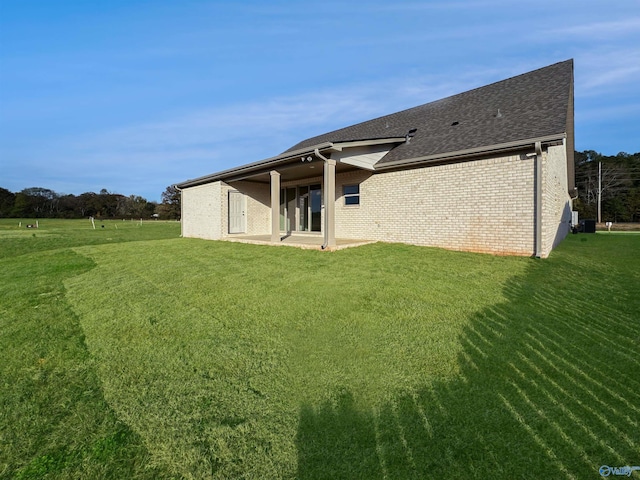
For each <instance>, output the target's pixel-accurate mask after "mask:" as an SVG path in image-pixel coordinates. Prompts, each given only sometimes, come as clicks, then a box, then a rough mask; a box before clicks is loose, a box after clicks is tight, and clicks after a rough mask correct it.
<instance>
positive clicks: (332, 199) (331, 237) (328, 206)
mask: <svg viewBox="0 0 640 480" xmlns="http://www.w3.org/2000/svg"><path fill="white" fill-rule="evenodd" d="M335 246H336V161H335V160H331V159H327V160H325V162H324V248H327V247H335Z"/></svg>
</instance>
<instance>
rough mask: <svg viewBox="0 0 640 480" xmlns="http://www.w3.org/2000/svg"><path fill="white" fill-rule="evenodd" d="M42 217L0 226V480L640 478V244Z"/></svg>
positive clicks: (617, 239)
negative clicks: (260, 239)
mask: <svg viewBox="0 0 640 480" xmlns="http://www.w3.org/2000/svg"><path fill="white" fill-rule="evenodd" d="M49 222H51V223H50V224H49V225H45V224H44V222H42V224H41V228H40V229H39V230H37V231H35V232H31V231H26V230H24V229H23V230H21V231H19V232H20V233H16V226H17V221H16V222H14V221H13V220H11V222H9V221H5V220H1V221H0V351H2V352H3V362H2V364H1V366H0V372H1V375H2V376H1V378H2V381H0V414H1V416H0V445H2V448H1V449H0V477H1V478H69V479H71V478H74V479H77V478H87V479H89V478H91V479H93V478H105V479H106V478H256V479H257V478H299V479H316V478H326V479H335V478H367V479H369V478H371V479H376V478H380V479H382V478H389V479H408V478H478V479H486V478H504V479H507V478H508V479H512V478H569V479H570V478H576V479H581V478H600V477H599V475H598V469H599V468H600V466H601V465H610V466H624V465H640V428H639V427H640V425H639V422H640V295H638V292H639V291H640V236H639V235H635V234H629V235H623V234H618V235H608V234H606V233H598V234H591V235H588V234H580V235H570V236H569V237H567V239H566V240H565V241H564V242H563V243H562V245H561V246H560V247H559V248H558V249H557V250H556V251H555V252H554V253H553V254H552V255H551V257H550V258H549V259H546V260H534V259H528V258H510V257H493V256H489V255H477V254H467V253H458V252H447V251H443V250H438V249H429V248H420V247H411V246H405V245H391V244H374V245H368V246H364V247H358V248H352V249H347V250H343V251H339V252H334V253H328V252H318V251H308V250H306V251H305V250H297V249H293V248H286V249H284V248H272V247H265V246H257V245H244V244H236V243H225V242H211V241H201V240H195V239H180V238H177V237H178V235H179V227H178V225H177V224H175V223H157V224H153V223H152V222H149V223H145V224H143V225H142V226H139V225H138V226H136V225H135V223H134V224H131V225H129V224H127V226H126V228H125V227H124V226H121V225H120V224H118V227H119V228H118V229H117V230H116V228H115V225H111V224H105V228H104V229H102V228H101V227H100V226H99V225H98V224H97V226H98V229H96V230H93V229H91V227H90V224H89V225H88V226H87V225H86V223H87V222H86V221H85V222H84V223H81V222H78V221H76V222H64V221H59V223H57V222H53V221H49ZM125 223H126V222H125ZM23 225H24V222H23ZM147 227H148V228H147ZM33 233H35V237H34V236H33V235H32V234H33ZM634 475H637V473H636V474H634Z"/></svg>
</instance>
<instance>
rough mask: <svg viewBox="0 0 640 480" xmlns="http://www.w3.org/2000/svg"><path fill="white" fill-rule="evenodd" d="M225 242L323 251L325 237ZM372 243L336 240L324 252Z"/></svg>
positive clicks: (246, 238) (232, 237)
mask: <svg viewBox="0 0 640 480" xmlns="http://www.w3.org/2000/svg"><path fill="white" fill-rule="evenodd" d="M225 241H228V242H240V243H252V244H256V245H272V246H287V247H297V248H303V249H307V250H322V245H323V243H324V237H323V236H322V235H282V236H281V237H280V239H279V241H277V242H275V243H274V242H273V241H272V239H271V235H230V236H228V237H226V238H225ZM370 243H375V240H352V239H345V238H336V239H335V245H332V246H327V247H326V248H325V249H324V250H325V251H335V250H342V249H344V248H350V247H359V246H361V245H367V244H370Z"/></svg>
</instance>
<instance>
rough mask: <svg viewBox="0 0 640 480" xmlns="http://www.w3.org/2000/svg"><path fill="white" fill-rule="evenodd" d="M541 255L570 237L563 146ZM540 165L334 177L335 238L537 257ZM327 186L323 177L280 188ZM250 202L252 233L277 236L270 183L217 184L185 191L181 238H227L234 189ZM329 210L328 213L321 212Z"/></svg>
mask: <svg viewBox="0 0 640 480" xmlns="http://www.w3.org/2000/svg"><path fill="white" fill-rule="evenodd" d="M542 162H543V165H542V166H543V205H544V206H543V211H542V214H543V224H542V256H545V257H546V256H547V255H548V254H549V252H550V251H551V249H552V248H554V247H555V246H556V245H557V244H558V243H559V242H560V241H561V240H562V239H563V238H564V236H565V235H566V234H567V232H568V231H569V223H570V218H571V204H570V199H569V197H568V193H567V167H566V165H567V164H566V154H565V147H564V146H562V145H560V146H552V147H549V149H548V151H547V152H544V153H543V158H542ZM534 178H535V160H534V158H533V157H529V156H525V155H505V156H500V157H496V158H490V159H483V160H473V161H467V162H459V163H452V164H446V165H438V166H431V167H426V168H424V167H423V168H413V169H406V170H397V171H392V172H384V173H376V174H373V172H371V171H368V170H357V171H353V172H349V173H343V174H338V175H337V176H336V198H335V202H336V208H335V216H336V217H335V218H336V224H335V225H336V229H335V232H336V238H346V239H362V240H378V241H385V242H401V243H409V244H414V245H424V246H434V247H442V248H447V249H452V250H464V251H472V252H483V253H492V254H505V255H506V254H508V255H532V254H534V252H535V225H534V223H535V212H534V200H535V184H534ZM312 183H322V177H321V176H320V177H315V178H309V179H305V180H304V181H298V182H283V183H282V187H286V186H295V185H297V184H301V185H309V184H312ZM352 184H359V185H360V204H359V205H355V206H348V205H345V204H344V197H343V187H344V185H352ZM232 190H235V191H239V192H241V193H243V194H244V195H245V196H246V197H245V198H246V215H247V217H246V218H247V231H246V234H247V235H268V234H270V233H271V200H270V188H269V185H268V184H261V183H256V182H247V181H242V182H233V183H229V184H227V183H225V182H213V183H211V184H207V185H201V186H198V187H192V188H188V189H184V190H183V194H182V199H183V200H182V202H183V217H182V228H183V236H185V237H187V236H188V237H198V238H209V239H219V238H226V237H229V236H230V235H229V233H228V198H229V191H232ZM323 211H324V209H323Z"/></svg>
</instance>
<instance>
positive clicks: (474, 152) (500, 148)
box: [374, 133, 567, 171]
mask: <svg viewBox="0 0 640 480" xmlns="http://www.w3.org/2000/svg"><path fill="white" fill-rule="evenodd" d="M566 136H567V134H566V133H561V134H554V135H546V136H543V137H535V138H527V139H523V140H517V141H513V142H506V143H499V144H495V145H487V146H483V147H475V148H468V149H465V150H458V151H454V152H446V153H437V154H433V155H425V156H422V157H415V158H409V159H402V160H394V161H391V162H386V163H382V164H380V163H378V164H376V165H375V167H374V168H375V170H376V171H380V170H387V169H390V168H397V167H405V166H414V165H420V164H423V163H430V162H435V161H451V160H463V159H466V158H468V157H475V156H479V155H487V154H492V153H500V152H508V151H513V150H519V149H523V148H534V146H535V144H536V142H541V143H543V144H544V143H549V142H553V141H556V140H562V139H564V138H566Z"/></svg>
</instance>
